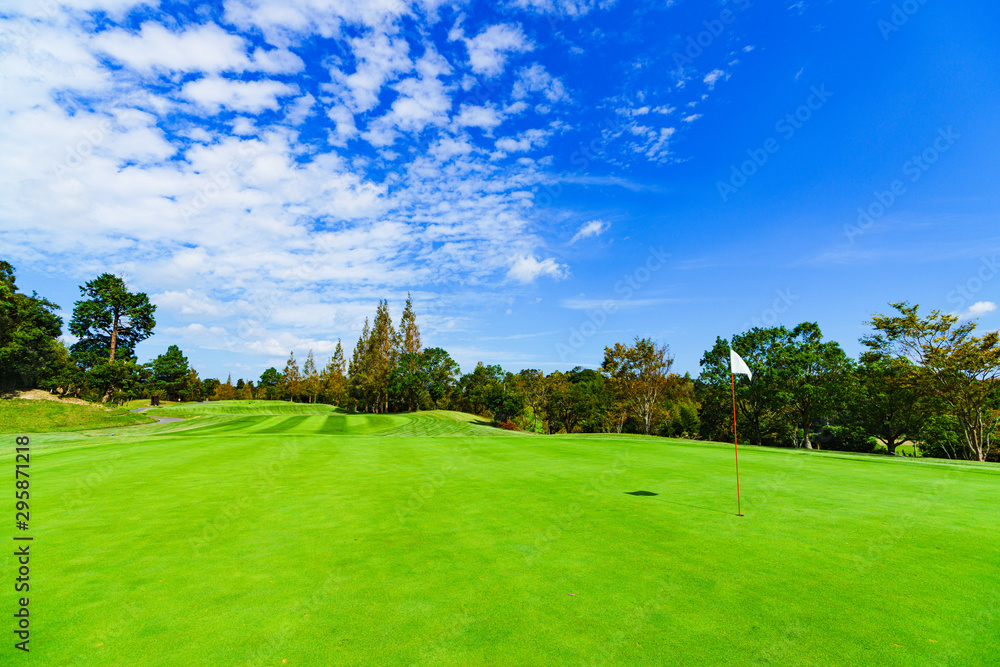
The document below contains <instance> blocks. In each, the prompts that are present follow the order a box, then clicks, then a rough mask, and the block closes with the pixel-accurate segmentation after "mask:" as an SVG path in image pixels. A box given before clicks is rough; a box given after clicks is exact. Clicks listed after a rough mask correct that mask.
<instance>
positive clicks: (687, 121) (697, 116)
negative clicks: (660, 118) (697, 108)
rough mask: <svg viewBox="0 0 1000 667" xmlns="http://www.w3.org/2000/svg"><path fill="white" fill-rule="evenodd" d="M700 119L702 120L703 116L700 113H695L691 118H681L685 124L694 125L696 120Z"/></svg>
mask: <svg viewBox="0 0 1000 667" xmlns="http://www.w3.org/2000/svg"><path fill="white" fill-rule="evenodd" d="M699 118H701V114H700V113H693V114H691V115H690V116H684V117H683V118H681V120H682V121H683V122H685V123H693V122H695V121H696V120H698V119H699Z"/></svg>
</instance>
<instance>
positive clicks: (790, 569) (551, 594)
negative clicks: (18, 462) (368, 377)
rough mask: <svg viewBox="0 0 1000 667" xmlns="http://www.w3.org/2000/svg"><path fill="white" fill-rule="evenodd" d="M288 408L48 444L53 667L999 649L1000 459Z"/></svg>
mask: <svg viewBox="0 0 1000 667" xmlns="http://www.w3.org/2000/svg"><path fill="white" fill-rule="evenodd" d="M286 405H287V404H286ZM179 407H180V406H178V407H177V408H167V409H164V410H161V411H160V412H161V413H168V412H170V411H176V410H179ZM199 407H200V406H199ZM233 407H235V406H233ZM264 407H266V408H267V410H268V411H269V412H267V413H265V414H259V415H254V414H250V413H243V412H240V411H238V410H237V411H233V412H227V411H229V410H230V407H229V406H226V405H225V404H216V405H214V406H212V407H211V409H206V410H204V411H203V414H202V416H200V417H198V418H196V419H193V420H190V421H186V422H177V423H171V424H162V425H151V426H144V427H142V428H139V429H129V430H127V431H118V432H116V433H115V436H114V437H112V436H110V435H107V436H104V435H98V436H95V437H87V438H84V437H83V436H81V435H77V434H51V435H44V436H38V437H37V445H38V447H39V448H38V450H35V449H34V448H33V450H32V458H31V466H32V467H31V470H32V479H33V480H34V479H35V475H36V474H38V475H39V477H40V479H42V480H44V484H41V483H40V484H39V486H38V487H37V491H36V490H35V487H32V499H31V502H32V508H31V509H32V516H33V517H34V515H35V512H37V513H38V516H39V517H42V518H43V519H39V520H38V521H37V526H34V525H33V535H35V538H36V540H37V543H38V544H42V545H44V551H43V552H42V553H44V560H43V561H40V565H39V567H40V568H43V569H40V570H39V572H40V573H39V575H38V577H37V579H36V578H35V577H33V578H32V588H31V591H32V594H33V597H32V601H31V604H32V607H31V618H32V630H33V633H32V638H33V639H35V638H37V639H38V644H37V649H36V645H35V644H34V643H33V644H32V650H33V651H36V650H37V652H38V653H39V654H40V655H38V656H36V659H37V660H38V661H39V662H40V663H43V664H144V665H172V664H254V665H268V664H274V665H283V664H287V665H309V664H337V665H340V664H343V665H414V664H419V665H425V664H436V665H474V664H475V665H478V664H490V665H537V664H606V665H618V664H622V665H664V664H686V665H688V664H689V665H729V664H741V665H742V664H745V665H751V664H774V665H792V664H794V665H817V666H818V665H823V666H826V665H871V664H878V665H881V664H892V665H930V664H935V665H937V664H940V665H944V664H955V665H986V664H994V663H995V662H996V642H995V641H993V639H992V636H991V635H990V634H989V631H988V628H990V627H992V626H993V625H994V624H995V623H994V621H995V619H996V618H997V617H998V614H1000V593H998V589H997V586H996V577H997V572H998V570H997V563H996V559H995V558H994V557H993V555H994V554H996V553H1000V531H997V530H996V526H995V523H996V512H995V508H996V507H997V506H1000V468H998V467H997V466H995V465H981V464H972V463H967V462H966V463H964V464H962V465H957V464H954V463H953V464H940V465H939V464H938V463H937V462H928V461H924V460H919V459H916V460H915V459H903V458H895V457H878V456H864V455H852V454H846V453H842V452H830V453H826V452H803V451H801V450H773V449H762V448H755V447H747V448H741V451H740V473H741V482H742V487H743V512H744V514H745V516H744V517H742V518H740V517H736V516H734V515H735V509H736V503H735V498H734V497H733V486H734V478H733V472H734V471H733V451H732V446H731V445H726V446H723V445H716V444H711V443H693V442H686V441H672V440H665V439H661V438H651V437H632V436H627V435H614V436H602V435H587V436H581V435H563V436H548V437H536V436H531V435H524V434H504V432H503V431H500V430H498V429H490V428H486V427H483V426H481V425H479V424H476V421H477V420H476V419H475V418H473V417H469V416H461V415H457V414H455V413H417V414H414V415H377V416H378V417H382V418H385V419H388V420H389V422H387V423H383V424H374V423H373V422H369V421H365V416H364V415H338V414H337V413H336V412H334V411H330V410H328V411H327V412H326V413H322V412H318V413H314V414H308V413H299V414H295V413H291V412H282V411H279V412H278V413H277V414H275V412H274V411H275V410H277V408H272V407H271V406H264ZM292 407H294V409H296V410H300V409H302V408H304V407H307V406H300V405H298V404H296V405H295V406H292ZM309 409H314V410H317V411H318V410H321V408H319V407H318V406H309ZM213 411H214V412H216V413H221V414H216V415H214V416H213V415H210V414H207V413H208V412H213ZM331 418H334V421H332V422H328V421H327V420H329V419H331ZM312 420H316V421H315V422H314V421H312ZM341 420H342V421H341ZM338 424H339V425H341V426H343V432H338V431H337V429H336V428H334V427H335V426H336V425H338ZM387 424H388V425H387ZM327 425H329V427H330V428H327ZM463 425H464V426H463ZM456 428H457V429H458V430H457V431H451V430H450V429H456ZM310 429H312V430H310ZM365 429H370V431H369V433H370V435H361V434H359V433H362V432H364V431H365ZM465 429H468V430H465ZM393 432H395V433H396V435H397V437H386V435H387V434H392V433H393ZM404 432H408V433H409V434H408V435H404V434H403V433H404ZM351 433H355V435H351ZM450 433H457V434H459V435H461V437H454V436H453V435H449V434H450ZM494 433H499V434H502V437H495V436H492V434H494ZM157 434H159V435H157ZM487 435H490V436H491V437H486V436H487ZM11 440H12V439H11ZM32 442H33V445H34V444H35V443H36V438H32ZM0 448H3V449H2V454H3V456H7V455H8V454H12V448H13V442H11V443H9V444H8V443H3V442H2V441H0ZM11 458H12V457H11ZM14 532H15V528H14V526H13V524H10V525H8V526H7V528H5V531H4V532H2V533H0V539H6V540H8V541H9V540H10V539H11V537H12V534H13V533H14ZM11 554H13V549H11V550H9V551H8V552H5V553H3V554H0V566H2V567H3V569H4V571H13V568H14V567H15V564H14V558H13V556H12V555H11ZM32 562H33V563H34V561H32ZM34 574H35V571H34V570H32V575H34ZM14 597H15V592H14V591H13V587H4V590H3V591H2V592H0V607H2V608H4V609H14V608H16V607H15V601H14ZM984 628H985V629H987V634H986V635H985V636H984V635H983V632H984ZM4 650H13V649H11V648H10V647H8V648H6V649H4ZM285 661H287V662H285Z"/></svg>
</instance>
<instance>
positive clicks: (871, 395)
mask: <svg viewBox="0 0 1000 667" xmlns="http://www.w3.org/2000/svg"><path fill="white" fill-rule="evenodd" d="M80 290H81V295H82V296H83V298H82V299H81V300H80V301H78V302H76V304H75V307H74V310H73V317H72V319H71V321H70V324H69V330H70V332H71V333H72V334H73V335H74V336H76V337H77V339H78V340H77V342H76V343H74V344H73V345H71V346H70V347H69V348H67V347H66V346H65V345H63V344H62V343H61V342H60V341H59V340H58V338H59V336H60V335H61V326H62V322H61V320H60V318H59V317H58V316H57V315H56V314H55V311H56V310H57V309H58V307H57V306H56V305H55V304H53V303H51V302H50V301H47V300H46V299H44V298H42V297H39V296H38V295H37V294H32V295H31V296H27V295H25V294H22V293H20V292H19V291H18V290H17V287H16V285H15V281H14V270H13V267H12V266H11V265H10V264H8V263H6V262H2V261H0V387H2V388H3V389H8V390H9V389H11V388H32V387H39V388H45V389H50V390H52V391H58V392H60V393H63V394H72V395H77V396H83V397H85V398H89V399H91V400H102V401H111V402H124V401H126V400H128V399H130V398H142V397H150V396H158V397H160V398H163V399H165V400H177V401H202V400H233V399H246V400H288V401H301V402H314V403H315V402H319V403H328V404H331V405H335V406H338V407H340V408H342V409H345V410H348V411H353V412H366V413H387V412H403V411H415V410H428V409H449V410H459V411H463V412H468V413H472V414H476V415H480V416H482V417H483V418H484V419H486V420H489V421H491V422H492V423H494V424H496V425H497V426H501V427H503V428H508V429H519V430H528V431H533V432H539V433H549V434H551V433H576V432H606V433H639V434H646V435H657V436H669V437H684V438H693V439H705V440H715V441H731V440H732V437H733V413H732V394H731V392H732V389H731V376H730V372H729V350H730V348H732V349H735V350H736V351H737V352H739V354H740V355H741V356H742V357H743V358H744V359H745V360H746V361H747V363H748V364H749V365H750V367H751V368H752V370H753V371H754V375H753V379H752V380H749V379H747V378H745V377H743V376H740V377H739V379H738V380H737V381H736V387H735V394H736V405H737V425H738V427H739V432H740V433H741V434H742V438H741V439H743V440H744V442H748V443H750V444H754V445H760V446H775V447H802V448H820V449H836V450H844V451H856V452H868V453H874V452H879V451H881V452H885V453H890V454H891V453H895V452H896V450H897V448H898V447H899V445H900V444H902V443H909V444H910V449H909V450H908V451H910V452H912V453H916V452H920V453H921V455H925V456H937V457H946V458H955V459H971V460H978V461H985V460H997V459H998V458H1000V457H998V455H997V447H996V446H995V441H996V438H997V437H998V435H1000V432H998V430H1000V382H998V378H1000V340H998V334H997V333H996V332H987V333H983V334H980V335H977V333H976V323H975V322H974V321H967V322H963V321H960V320H959V319H958V318H957V317H956V316H954V315H949V314H945V313H941V312H939V311H933V312H931V313H930V314H929V315H922V314H921V313H920V312H919V307H918V306H915V305H911V304H908V303H902V302H901V303H895V304H891V306H892V308H893V311H894V312H892V313H891V314H888V315H881V314H880V315H876V316H874V317H873V318H872V320H871V321H870V322H869V323H868V324H869V325H870V327H871V331H870V332H869V333H868V334H866V335H865V336H864V337H863V338H862V339H861V341H860V342H861V343H862V348H863V350H864V351H863V353H862V354H861V355H859V358H858V359H852V358H850V357H849V356H848V355H847V354H846V353H845V352H844V351H843V349H842V348H841V346H840V345H839V343H837V342H836V341H831V340H825V339H824V338H823V335H822V332H821V331H820V328H819V325H818V324H816V323H814V322H805V323H802V324H799V325H798V326H796V327H794V328H791V329H789V328H786V327H783V326H777V327H755V328H752V329H750V330H748V331H745V332H743V333H740V334H736V335H734V336H732V337H731V338H729V339H725V338H721V337H719V338H717V339H716V341H715V344H714V345H713V346H712V348H711V349H709V350H707V351H706V352H705V353H704V355H703V356H702V359H701V361H700V368H701V371H700V374H699V375H698V377H697V378H692V377H691V376H690V375H688V374H685V375H683V376H681V375H678V374H676V373H673V372H672V365H673V358H672V357H671V355H670V352H669V348H668V347H667V346H666V345H661V344H658V343H657V342H655V341H653V340H651V339H648V338H638V337H636V338H635V339H634V340H632V341H631V342H629V343H620V342H619V343H615V344H614V345H610V346H608V347H606V348H605V350H604V357H603V359H602V361H601V364H600V366H599V367H597V368H584V367H576V368H574V369H572V370H569V371H554V372H551V373H549V374H546V373H544V372H542V371H541V370H539V369H523V370H520V371H518V372H516V373H515V372H512V371H508V370H504V369H503V368H502V367H500V366H499V365H487V364H483V363H481V362H480V363H478V364H477V365H476V366H475V367H474V368H473V369H472V370H471V371H470V372H468V373H465V374H463V373H462V372H461V369H460V368H459V365H458V364H457V363H456V362H455V361H454V360H453V359H452V358H451V356H450V355H449V354H448V352H447V351H446V350H444V349H442V348H439V347H430V348H424V347H423V346H422V342H421V337H420V329H419V327H418V325H417V317H416V313H415V311H414V308H413V303H412V300H411V299H410V298H409V296H408V297H407V300H406V303H405V306H404V308H403V311H402V315H401V317H400V320H399V322H398V323H394V322H393V321H392V318H391V316H390V313H389V304H388V302H387V301H385V300H381V301H379V303H378V305H377V307H376V311H375V313H374V316H373V317H372V318H370V319H366V320H365V323H364V327H363V328H362V331H361V335H360V337H359V338H358V340H357V342H356V344H355V346H354V350H353V353H352V354H351V357H350V359H349V360H348V359H347V358H346V356H345V353H344V349H343V347H342V345H341V342H340V341H338V342H337V344H336V347H335V350H334V353H333V355H332V356H331V357H330V358H329V359H328V360H327V361H326V363H325V364H323V365H322V366H320V365H317V362H316V359H315V357H314V355H313V352H312V351H311V350H310V351H309V352H308V354H307V356H306V357H305V360H304V362H303V363H302V364H301V365H300V363H299V361H298V360H297V359H296V358H295V355H294V352H293V353H290V354H289V358H288V360H287V362H286V363H285V366H284V368H283V369H282V370H280V371H279V370H278V369H277V368H275V367H271V368H268V369H267V370H265V371H264V372H263V373H262V374H261V376H260V377H259V378H258V379H257V380H256V383H254V381H252V380H251V381H247V380H244V379H238V380H237V381H236V383H235V384H234V383H233V381H232V377H231V376H230V377H228V378H227V379H226V381H225V382H222V381H220V380H219V379H215V378H207V379H204V380H203V379H201V378H200V377H199V375H198V372H197V371H196V370H195V369H194V368H192V367H191V366H190V364H189V363H188V360H187V358H186V357H185V356H184V354H183V352H182V351H181V350H180V349H179V348H178V347H177V346H176V345H171V346H170V347H168V348H167V350H166V351H165V352H164V353H163V354H160V355H159V356H157V357H156V358H155V359H153V360H151V361H149V362H147V363H143V364H140V363H139V362H138V359H137V358H136V357H135V355H134V348H135V345H136V344H137V343H138V342H140V341H142V340H145V338H147V337H148V336H149V335H151V334H152V331H153V328H154V327H155V319H154V315H155V309H156V307H155V306H154V305H152V304H150V303H149V299H148V297H147V296H146V295H145V294H143V293H132V292H130V291H129V290H128V288H127V286H126V285H125V283H124V281H123V280H122V279H121V278H120V277H116V276H113V275H111V274H103V275H101V276H98V277H97V278H95V279H94V280H92V281H90V282H87V283H86V284H85V285H84V286H82V287H81V288H80Z"/></svg>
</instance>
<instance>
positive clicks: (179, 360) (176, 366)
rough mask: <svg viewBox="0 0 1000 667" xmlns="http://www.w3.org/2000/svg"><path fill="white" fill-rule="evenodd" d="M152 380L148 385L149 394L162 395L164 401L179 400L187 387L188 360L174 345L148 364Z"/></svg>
mask: <svg viewBox="0 0 1000 667" xmlns="http://www.w3.org/2000/svg"><path fill="white" fill-rule="evenodd" d="M149 367H150V370H151V371H152V378H151V380H150V383H149V388H150V392H151V393H154V394H157V395H162V396H163V398H164V399H165V400H168V401H177V400H181V394H182V393H184V392H185V389H186V388H187V385H188V371H189V367H188V360H187V357H185V356H184V353H183V352H181V349H180V348H179V347H177V346H176V345H171V346H170V347H168V348H167V351H166V352H164V353H163V354H161V355H160V356H158V357H156V359H154V360H153V361H152V362H150V363H149Z"/></svg>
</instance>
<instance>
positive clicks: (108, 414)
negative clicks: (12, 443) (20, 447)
mask: <svg viewBox="0 0 1000 667" xmlns="http://www.w3.org/2000/svg"><path fill="white" fill-rule="evenodd" d="M153 421H154V420H153V419H150V418H149V417H146V416H143V415H141V414H136V413H133V412H129V411H128V410H127V409H125V408H104V407H102V406H99V405H78V404H73V403H59V402H57V401H25V400H21V399H16V398H15V399H10V400H2V401H0V433H19V434H25V433H54V432H60V431H82V430H87V429H102V428H113V427H118V426H134V425H136V424H148V423H151V422H153Z"/></svg>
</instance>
